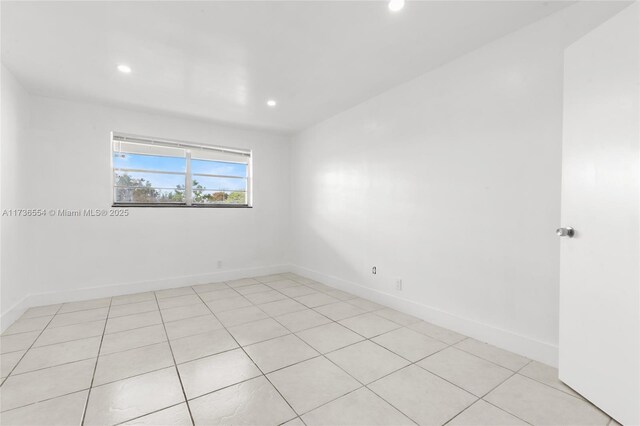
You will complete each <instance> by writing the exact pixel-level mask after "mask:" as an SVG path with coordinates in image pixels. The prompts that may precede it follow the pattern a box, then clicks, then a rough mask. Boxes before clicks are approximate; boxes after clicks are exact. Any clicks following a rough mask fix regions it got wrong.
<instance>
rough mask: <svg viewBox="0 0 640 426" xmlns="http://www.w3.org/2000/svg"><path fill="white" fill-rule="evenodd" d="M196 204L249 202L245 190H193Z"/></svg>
mask: <svg viewBox="0 0 640 426" xmlns="http://www.w3.org/2000/svg"><path fill="white" fill-rule="evenodd" d="M193 203H194V204H247V194H246V192H244V191H200V190H194V191H193Z"/></svg>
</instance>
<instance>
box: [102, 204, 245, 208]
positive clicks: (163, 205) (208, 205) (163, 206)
mask: <svg viewBox="0 0 640 426" xmlns="http://www.w3.org/2000/svg"><path fill="white" fill-rule="evenodd" d="M111 207H113V208H124V207H126V208H130V207H159V208H170V207H174V208H180V209H183V208H187V209H252V208H253V206H249V205H247V204H192V205H190V206H187V205H186V204H171V203H166V204H143V203H117V204H112V205H111Z"/></svg>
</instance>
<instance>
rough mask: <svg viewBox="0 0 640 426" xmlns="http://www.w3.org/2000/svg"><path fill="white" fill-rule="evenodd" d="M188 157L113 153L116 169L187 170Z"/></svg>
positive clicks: (182, 171)
mask: <svg viewBox="0 0 640 426" xmlns="http://www.w3.org/2000/svg"><path fill="white" fill-rule="evenodd" d="M186 164H187V163H186V159H184V158H178V157H159V156H155V155H141V154H127V153H124V152H123V153H119V152H114V153H113V167H114V168H116V169H141V170H156V171H162V172H181V173H184V172H186V170H187V166H186Z"/></svg>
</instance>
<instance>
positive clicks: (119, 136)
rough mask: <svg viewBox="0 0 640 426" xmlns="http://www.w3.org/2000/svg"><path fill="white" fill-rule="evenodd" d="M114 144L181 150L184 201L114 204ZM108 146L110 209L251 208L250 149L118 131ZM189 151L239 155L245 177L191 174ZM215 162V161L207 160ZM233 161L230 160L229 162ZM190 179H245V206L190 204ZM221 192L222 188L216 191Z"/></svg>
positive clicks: (134, 170)
mask: <svg viewBox="0 0 640 426" xmlns="http://www.w3.org/2000/svg"><path fill="white" fill-rule="evenodd" d="M118 142H133V143H137V144H141V145H158V146H164V147H169V148H176V149H180V150H183V151H184V155H185V163H186V170H185V173H184V175H185V185H184V187H185V190H184V193H185V201H184V202H165V203H126V202H125V203H123V202H117V201H116V191H115V171H116V169H115V168H114V164H113V156H114V154H115V153H116V152H118V151H117V150H116V145H117V144H118ZM109 144H110V146H111V149H110V152H111V157H110V163H111V167H110V170H109V172H110V174H111V205H112V206H113V207H193V208H251V207H253V152H252V151H251V150H250V149H242V148H230V147H224V146H214V145H200V144H195V143H191V142H183V141H178V140H172V139H163V138H155V137H148V136H140V135H133V134H128V133H121V132H111V137H110V140H109ZM192 150H204V151H215V152H218V153H225V154H231V155H234V156H242V157H244V158H245V159H246V164H247V174H246V176H245V177H238V176H225V175H213V174H204V173H195V174H193V173H192V172H191V153H192ZM210 161H215V160H210ZM229 162H233V161H229ZM118 170H120V171H125V172H126V171H130V172H152V173H160V174H180V175H182V174H183V173H176V172H168V171H162V170H137V169H124V168H119V169H118ZM194 176H203V177H214V178H233V179H245V180H246V188H247V189H246V194H245V199H246V203H245V204H225V203H206V204H205V203H193V193H192V192H193V191H192V189H193V188H192V182H193V177H194ZM220 190H222V189H220Z"/></svg>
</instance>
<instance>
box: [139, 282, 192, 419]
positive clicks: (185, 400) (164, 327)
mask: <svg viewBox="0 0 640 426" xmlns="http://www.w3.org/2000/svg"><path fill="white" fill-rule="evenodd" d="M153 295H154V296H155V298H156V304H157V305H158V310H160V319H161V320H162V328H163V330H164V334H165V336H166V337H167V345H169V351H170V352H171V359H173V368H174V369H175V371H176V375H177V376H178V382H180V389H181V390H182V396H183V397H184V402H185V404H186V405H187V411H188V412H189V418H190V419H191V424H192V425H195V424H196V423H195V421H194V420H193V414H192V413H191V407H190V406H189V403H188V402H187V393H186V392H185V390H184V384H183V383H182V376H181V375H180V370H178V364H177V363H176V357H175V355H174V354H173V347H172V346H171V341H170V340H169V333H167V326H166V324H165V322H164V317H163V316H162V310H161V309H160V303H159V302H158V295H157V294H156V293H155V292H154V293H153ZM164 408H167V407H164ZM147 414H149V413H147ZM145 415H146V414H145Z"/></svg>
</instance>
